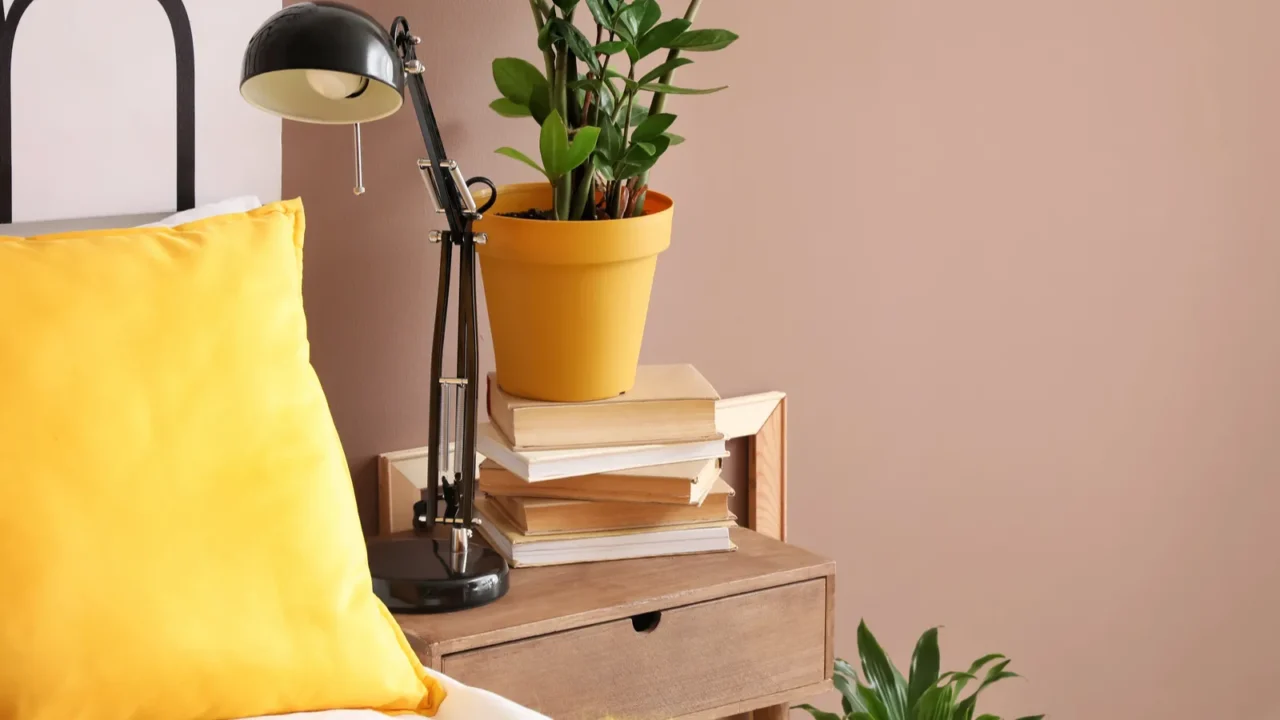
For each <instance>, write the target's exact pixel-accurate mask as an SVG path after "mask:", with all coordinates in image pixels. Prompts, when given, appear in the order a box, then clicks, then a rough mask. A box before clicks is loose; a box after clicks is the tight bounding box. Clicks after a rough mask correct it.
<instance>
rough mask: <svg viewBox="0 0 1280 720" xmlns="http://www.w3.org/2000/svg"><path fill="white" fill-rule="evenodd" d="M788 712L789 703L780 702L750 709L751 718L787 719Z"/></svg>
mask: <svg viewBox="0 0 1280 720" xmlns="http://www.w3.org/2000/svg"><path fill="white" fill-rule="evenodd" d="M790 714H791V704H790V703H780V704H778V705H770V706H769V707H766V708H760V709H759V710H754V711H752V713H751V720H787V717H788V716H789V715H790Z"/></svg>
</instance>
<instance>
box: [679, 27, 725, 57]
mask: <svg viewBox="0 0 1280 720" xmlns="http://www.w3.org/2000/svg"><path fill="white" fill-rule="evenodd" d="M737 39H738V36H737V35H735V34H734V33H731V32H729V31H728V30H690V31H689V32H686V33H684V34H683V35H681V36H680V37H678V38H676V39H674V40H672V41H671V45H669V47H672V48H678V49H680V50H688V51H689V52H710V51H712V50H723V49H724V48H727V47H729V46H730V45H732V44H733V41H734V40H737Z"/></svg>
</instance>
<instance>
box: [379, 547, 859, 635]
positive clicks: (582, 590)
mask: <svg viewBox="0 0 1280 720" xmlns="http://www.w3.org/2000/svg"><path fill="white" fill-rule="evenodd" d="M730 538H731V539H732V540H733V542H734V544H736V545H737V546H738V550H737V551H736V552H730V553H711V554H706V555H685V556H678V557H665V558H644V559H639V560H619V561H615V562H602V563H585V564H581V565H559V566H555V567H543V568H523V569H520V568H517V569H514V570H512V571H511V576H510V583H511V586H510V590H509V591H508V592H507V595H506V597H504V598H502V600H500V601H498V602H495V603H492V604H490V605H485V606H484V607H478V608H473V609H471V610H467V611H465V612H458V613H449V614H445V615H397V616H396V620H397V621H398V622H399V623H400V626H401V628H402V629H403V630H404V632H405V634H406V635H409V636H414V637H416V638H417V639H419V640H421V641H422V642H425V643H427V644H428V645H430V646H431V647H432V649H433V650H434V652H435V653H436V654H438V655H441V656H444V655H448V654H450V653H456V652H461V651H464V650H471V649H474V648H480V647H485V646H488V645H493V644H496V643H502V642H511V641H515V640H524V639H527V638H531V637H536V636H538V635H546V634H549V633H555V632H561V631H564V630H569V629H573V628H579V627H583V626H585V625H591V624H595V623H602V622H609V621H612V620H618V619H621V618H629V617H631V616H632V615H635V614H637V613H643V612H650V611H653V610H667V609H670V608H673V607H679V606H681V605H688V604H691V603H697V602H703V601H706V600H712V599H716V598H721V597H726V596H729V595H738V594H741V593H747V592H753V591H756V590H761V589H765V588H769V587H776V586H778V585H785V584H790V583H795V582H801V581H805V580H812V579H815V578H824V577H826V576H828V575H830V574H832V573H834V572H835V564H834V563H833V562H831V561H830V560H827V559H825V558H822V557H819V556H817V555H814V554H813V553H811V552H809V551H807V550H803V549H801V548H798V547H794V546H791V545H787V544H785V543H781V542H778V541H777V540H773V539H770V538H767V537H765V536H763V535H761V534H759V533H755V532H752V531H750V530H746V529H743V528H734V529H733V530H731V531H730ZM824 602H825V600H824Z"/></svg>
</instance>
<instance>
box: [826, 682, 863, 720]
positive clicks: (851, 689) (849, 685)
mask: <svg viewBox="0 0 1280 720" xmlns="http://www.w3.org/2000/svg"><path fill="white" fill-rule="evenodd" d="M831 683H832V684H833V685H835V686H836V690H839V691H840V705H841V706H843V707H844V712H845V714H846V715H847V714H849V713H851V712H866V711H867V706H866V705H864V704H863V703H862V698H860V697H858V681H857V679H856V678H848V677H845V676H844V675H842V674H840V673H839V672H837V673H833V674H832V676H831Z"/></svg>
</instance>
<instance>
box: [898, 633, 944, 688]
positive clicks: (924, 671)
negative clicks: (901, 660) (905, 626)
mask: <svg viewBox="0 0 1280 720" xmlns="http://www.w3.org/2000/svg"><path fill="white" fill-rule="evenodd" d="M940 662H941V658H940V657H939V653H938V628H929V629H928V630H925V631H924V634H923V635H921V636H920V640H919V641H917V642H916V649H915V652H913V653H912V654H911V680H910V682H909V683H908V685H907V707H913V706H914V705H915V704H916V701H917V700H919V699H920V696H921V695H924V693H925V691H926V690H928V689H929V688H931V687H933V686H934V684H935V683H937V682H938V665H939V664H940ZM948 692H950V691H949V690H948ZM948 707H949V706H948Z"/></svg>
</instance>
